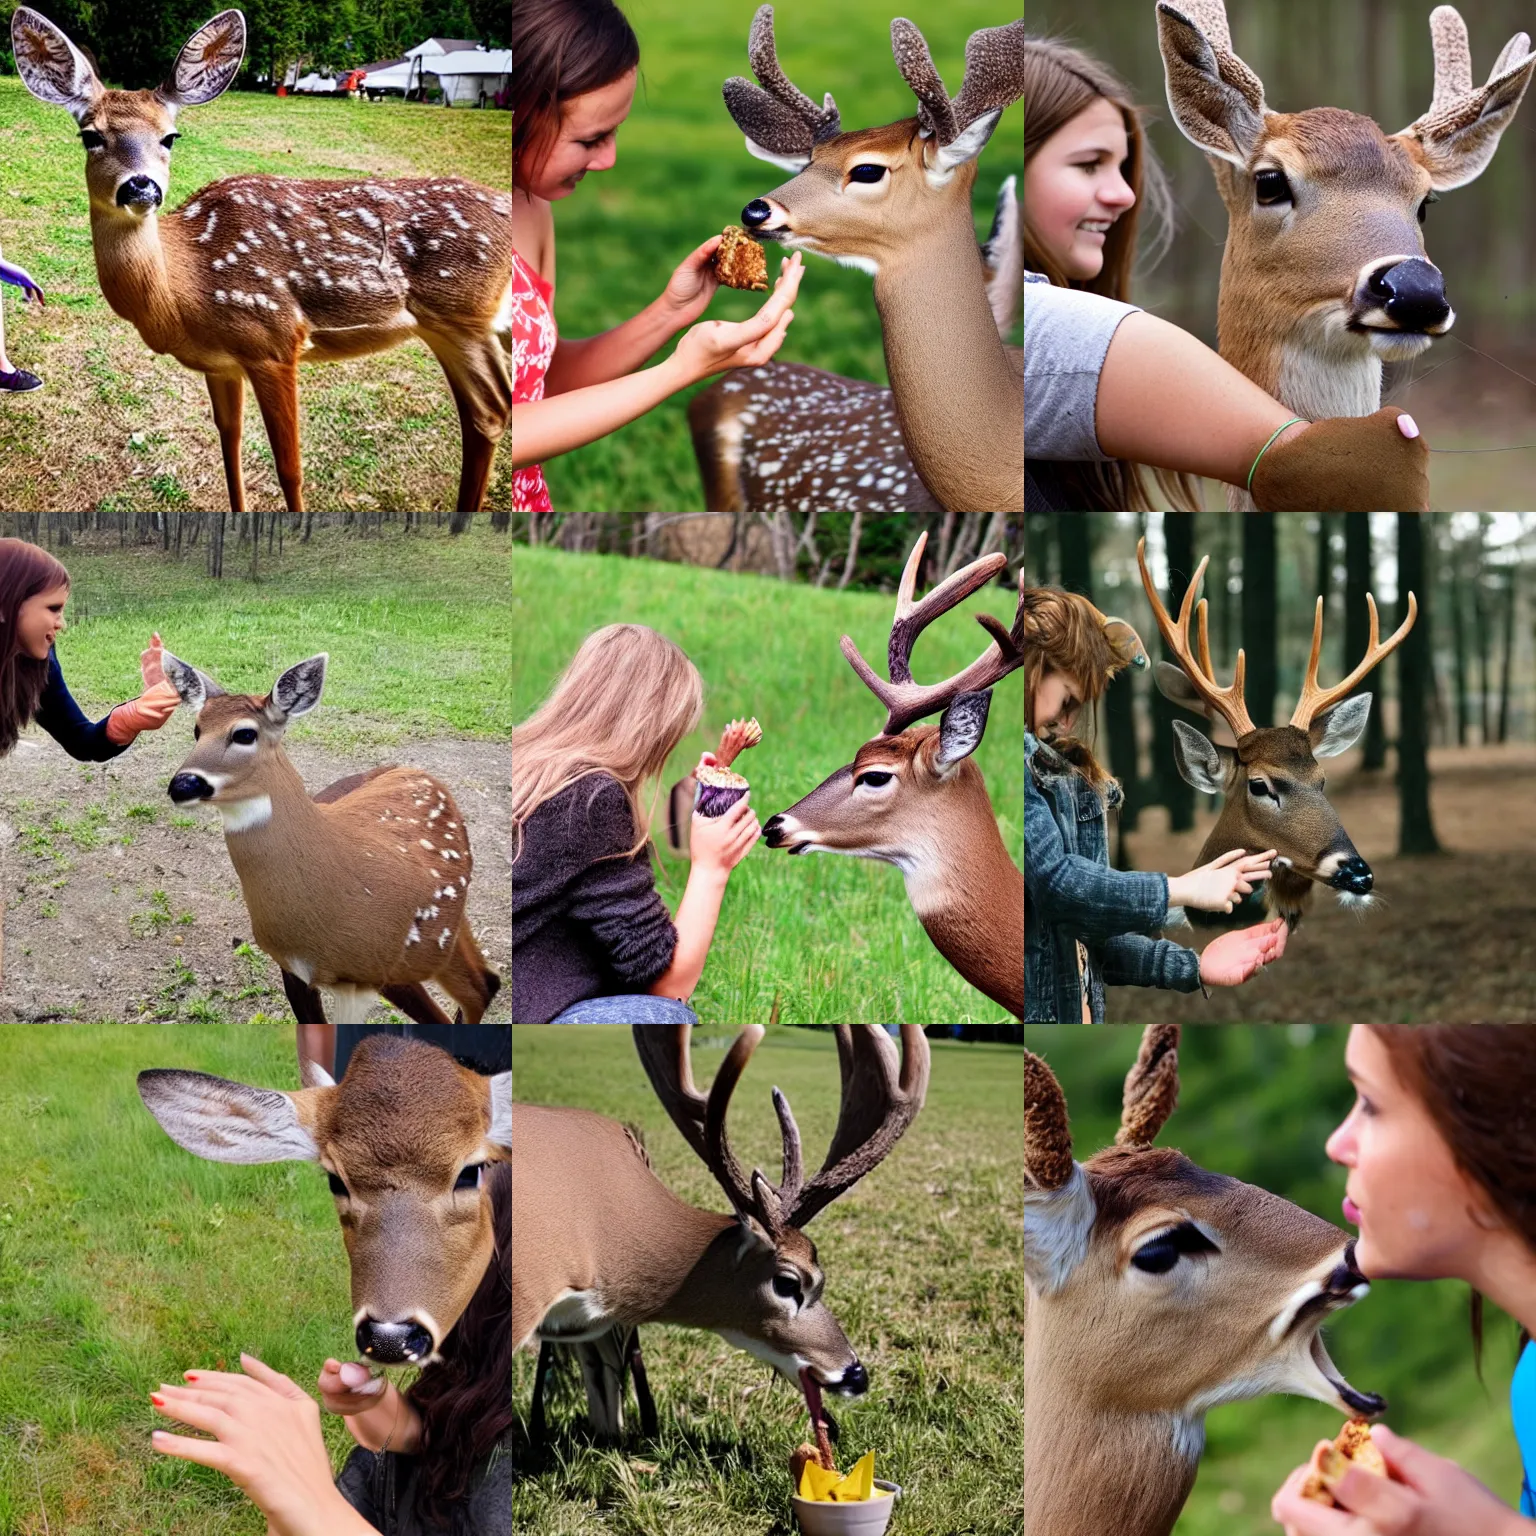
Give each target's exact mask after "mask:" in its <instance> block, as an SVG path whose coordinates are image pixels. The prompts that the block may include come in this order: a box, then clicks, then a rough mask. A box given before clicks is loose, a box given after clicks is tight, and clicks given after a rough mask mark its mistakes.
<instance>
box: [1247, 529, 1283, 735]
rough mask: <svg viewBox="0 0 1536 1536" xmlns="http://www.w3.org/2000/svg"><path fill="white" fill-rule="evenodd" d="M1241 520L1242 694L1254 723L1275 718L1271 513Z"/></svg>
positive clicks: (1276, 674)
mask: <svg viewBox="0 0 1536 1536" xmlns="http://www.w3.org/2000/svg"><path fill="white" fill-rule="evenodd" d="M1242 523H1243V648H1244V650H1245V651H1247V653H1248V682H1247V686H1246V688H1245V689H1244V692H1243V697H1244V699H1245V700H1246V702H1247V705H1248V713H1249V715H1250V716H1252V718H1253V720H1254V721H1255V723H1256V724H1259V725H1261V726H1263V725H1270V724H1272V723H1273V721H1274V718H1275V694H1276V692H1277V691H1278V672H1277V667H1276V650H1277V646H1276V630H1277V616H1276V608H1277V593H1276V575H1275V514H1274V513H1273V512H1250V513H1248V515H1247V516H1246V517H1244V518H1243V520H1242Z"/></svg>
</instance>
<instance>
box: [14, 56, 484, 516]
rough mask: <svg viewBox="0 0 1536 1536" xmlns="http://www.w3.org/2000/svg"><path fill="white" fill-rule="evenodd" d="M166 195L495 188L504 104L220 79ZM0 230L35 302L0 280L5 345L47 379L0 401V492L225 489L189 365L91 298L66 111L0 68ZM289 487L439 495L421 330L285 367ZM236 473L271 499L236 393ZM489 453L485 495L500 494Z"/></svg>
mask: <svg viewBox="0 0 1536 1536" xmlns="http://www.w3.org/2000/svg"><path fill="white" fill-rule="evenodd" d="M178 127H179V128H180V131H181V132H182V133H183V135H184V137H183V138H182V139H181V140H180V141H179V142H178V143H177V145H176V149H175V155H174V160H173V165H172V171H171V187H170V191H169V193H168V195H167V198H166V205H167V207H169V208H176V207H180V206H181V205H182V204H183V203H186V202H189V201H190V200H191V198H192V194H193V193H194V192H195V191H196V190H197V189H198V188H199V187H202V186H205V185H206V184H207V183H208V182H210V181H215V180H218V179H219V178H220V177H224V176H233V175H241V174H251V173H258V172H262V173H269V174H273V175H279V176H298V177H347V176H386V177H387V176H432V175H447V174H454V175H460V176H467V177H470V178H472V179H474V180H477V181H480V182H483V183H485V184H486V185H488V186H491V187H497V188H500V187H504V186H506V185H507V142H508V132H509V120H508V117H507V114H506V113H503V112H478V111H459V110H450V111H444V110H442V109H440V108H435V107H424V106H420V105H416V104H411V105H406V104H404V103H400V102H391V101H386V102H383V103H379V104H377V105H370V104H366V103H358V102H338V101H326V100H324V99H320V98H313V97H291V98H285V99H284V100H282V101H278V100H277V99H276V98H275V97H272V96H264V95H258V94H255V93H247V92H228V93H226V94H225V95H223V96H221V97H219V99H218V100H217V101H214V102H210V103H209V104H208V105H207V106H204V107H198V108H196V109H195V110H194V111H189V112H188V113H186V114H185V115H184V117H183V119H182V120H181V122H180V123H179V124H178ZM0 245H3V247H4V250H5V255H6V258H7V259H8V260H10V261H12V262H15V263H18V264H20V265H21V266H23V267H25V268H26V269H27V270H28V271H29V272H30V273H31V274H32V276H33V277H34V278H36V279H37V281H38V283H39V284H41V286H42V288H43V291H44V294H45V295H46V297H47V307H46V308H44V309H41V310H39V309H38V308H37V306H36V305H22V304H21V303H20V302H19V297H20V295H19V291H18V290H17V289H15V288H7V289H5V291H4V292H5V297H4V301H3V302H4V303H5V305H6V346H7V350H8V351H9V353H10V355H11V359H12V361H13V363H14V364H15V365H16V366H17V367H23V368H29V369H31V370H32V372H34V373H37V374H40V375H41V376H42V377H43V379H44V381H45V384H46V387H45V388H44V389H42V390H39V391H37V392H36V393H34V394H31V395H26V396H7V397H6V398H5V401H4V408H3V409H0V464H4V466H5V500H6V505H7V506H8V507H11V508H13V509H15V510H17V511H26V510H34V511H35V510H49V509H51V510H54V511H62V510H77V509H81V508H85V507H93V508H100V509H102V510H110V511H156V510H160V509H162V508H171V509H190V508H211V507H221V506H224V505H226V504H227V502H226V492H225V486H224V471H223V464H222V460H221V458H220V455H219V438H218V433H217V431H216V430H215V428H214V425H213V414H212V410H211V408H210V406H209V402H208V392H207V388H206V386H205V385H204V382H203V379H202V376H201V375H200V374H195V373H191V372H189V371H188V370H187V369H185V368H183V367H182V366H181V365H180V364H179V363H177V362H176V361H175V359H174V358H171V357H166V356H156V355H155V354H154V353H152V352H151V351H150V350H149V348H148V347H146V346H145V345H144V343H143V341H142V340H141V339H140V338H139V334H138V332H137V331H136V330H135V329H134V328H133V326H132V325H130V324H129V322H128V321H126V320H123V319H120V318H118V316H116V315H115V314H113V312H112V311H111V309H110V308H109V307H108V305H107V302H106V300H105V299H104V298H103V297H102V295H101V288H100V285H99V284H98V282H97V277H96V265H95V257H94V255H93V253H92V249H91V231H90V219H89V212H88V205H87V200H86V189H85V172H84V162H83V154H82V151H81V148H80V141H79V138H78V137H77V135H76V133H75V129H74V125H73V124H72V123H71V121H70V119H69V117H68V116H67V114H66V113H65V112H64V111H63V110H62V109H60V108H56V107H50V106H48V105H46V104H45V103H43V102H41V101H38V100H37V99H36V98H35V97H33V96H32V95H30V94H29V93H28V91H27V90H26V88H25V86H23V85H22V83H21V81H20V80H19V79H17V78H16V77H15V76H14V75H11V76H0ZM299 411H300V423H301V432H302V444H303V460H304V475H305V488H306V494H307V496H308V499H309V504H310V505H311V506H313V507H318V508H332V507H359V508H377V509H383V510H391V509H396V508H407V507H408V508H420V507H427V508H431V507H447V506H451V505H452V500H453V496H454V494H455V492H456V489H457V485H458V465H459V426H458V417H457V415H456V413H455V411H454V407H453V399H452V396H451V395H450V394H449V392H448V386H447V382H446V380H445V379H444V377H443V373H442V369H441V367H440V366H439V365H438V363H437V360H436V359H435V358H434V357H433V356H432V354H431V353H430V352H429V351H428V350H427V349H426V347H425V346H423V345H422V344H420V343H419V342H411V343H408V344H406V345H405V346H401V347H396V348H395V349H394V350H393V351H390V352H382V353H378V354H375V355H374V356H372V357H367V358H361V359H358V360H356V361H352V362H348V363H344V364H341V365H339V366H335V367H327V368H320V367H313V368H304V369H301V370H300V375H299ZM244 438H245V482H246V493H247V498H248V500H249V501H250V503H251V505H252V506H255V507H278V506H281V505H282V493H281V490H280V488H279V486H278V483H277V475H276V472H275V470H274V468H273V464H272V455H271V451H270V450H269V448H268V446H267V438H266V432H265V429H264V428H263V426H262V422H261V415H260V412H259V411H258V410H257V408H256V405H255V402H254V400H253V399H252V398H251V392H250V391H249V390H247V391H246V416H245V433H244ZM510 494H511V468H510V464H509V463H508V462H507V461H506V460H505V456H503V459H502V461H501V462H499V463H498V464H497V466H496V471H495V473H494V474H493V477H492V481H491V488H490V491H489V493H488V495H489V502H490V504H491V505H498V504H499V505H506V503H507V500H508V498H509V497H510Z"/></svg>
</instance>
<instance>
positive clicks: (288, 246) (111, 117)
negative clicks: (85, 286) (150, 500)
mask: <svg viewBox="0 0 1536 1536" xmlns="http://www.w3.org/2000/svg"><path fill="white" fill-rule="evenodd" d="M11 42H12V46H13V49H14V52H15V56H16V69H17V72H18V73H19V74H20V75H21V78H22V80H23V82H24V83H25V85H26V87H27V89H28V90H29V91H31V93H32V94H33V95H34V96H36V97H37V98H38V99H39V100H40V101H44V102H48V103H49V104H51V105H53V106H59V107H63V108H65V109H66V110H67V111H68V112H69V113H70V115H71V116H72V117H73V118H74V119H75V121H76V123H77V124H78V125H79V129H80V139H81V142H82V144H83V145H84V147H85V181H86V189H87V191H88V193H89V196H90V217H91V244H92V247H93V249H94V251H95V256H96V276H97V280H98V281H99V282H100V284H101V291H102V294H103V296H104V297H105V298H106V301H107V303H108V304H109V305H110V306H111V308H112V310H113V312H114V313H115V314H117V315H119V316H121V317H122V318H123V319H124V320H128V321H130V322H131V323H132V324H133V325H134V327H135V328H136V329H137V330H138V333H139V335H140V336H141V337H142V338H143V340H144V343H145V345H146V346H148V347H149V349H150V350H151V351H152V352H168V353H170V355H171V356H172V357H174V358H175V359H176V361H177V362H178V363H180V364H181V365H182V366H183V367H184V368H189V369H191V370H192V371H193V372H194V373H201V374H203V375H204V377H205V378H206V379H207V381H208V395H209V399H210V401H211V403H212V406H213V419H214V424H215V425H216V426H217V428H218V433H219V444H220V448H221V450H222V454H223V460H224V480H225V485H226V488H227V490H228V493H229V504H230V508H231V510H233V511H235V512H244V511H245V506H246V501H245V481H244V477H243V474H242V471H241V460H240V444H241V432H242V429H243V420H244V407H245V386H246V383H247V382H249V383H250V386H251V389H252V391H253V392H254V394H255V396H256V402H257V404H258V406H259V407H260V409H261V417H262V421H263V422H264V424H265V426H266V430H267V441H268V442H269V443H270V445H271V448H272V458H273V461H274V463H275V465H276V468H277V477H278V481H279V483H280V485H281V487H282V492H283V500H284V503H285V505H286V506H287V508H288V510H289V511H290V512H302V511H304V509H305V508H304V476H303V466H302V463H301V459H300V447H299V414H298V412H299V394H298V369H299V364H300V363H301V362H304V363H309V362H338V361H342V360H345V359H347V358H354V357H362V356H364V355H366V354H367V353H370V352H379V351H384V350H387V349H388V348H390V347H394V346H398V345H399V344H400V343H401V342H404V341H406V340H408V339H409V338H411V337H413V336H414V337H418V338H419V339H420V340H421V341H423V342H424V343H425V344H426V345H427V346H428V347H430V348H431V350H432V352H433V353H434V354H435V355H436V357H437V360H438V362H439V363H441V364H442V368H443V372H444V373H445V374H446V375H447V378H448V387H449V389H450V391H451V392H452V394H453V399H454V404H455V405H456V407H457V408H458V416H459V426H460V431H461V435H462V456H461V462H460V471H459V489H458V501H457V508H458V511H460V512H461V513H462V512H473V511H476V510H478V509H479V508H480V507H482V506H483V504H484V501H485V494H486V487H487V485H488V484H489V481H490V474H491V466H492V461H493V459H494V457H495V453H496V444H497V442H498V440H499V439H500V437H501V436H502V434H503V433H504V432H505V431H506V430H507V427H508V425H509V424H510V422H511V419H512V198H511V194H510V193H509V192H507V191H505V190H501V191H498V190H497V189H495V188H493V187H489V186H483V185H480V184H479V183H476V182H473V181H467V180H465V179H464V178H463V177H460V176H434V177H418V178H405V179H401V180H396V181H382V180H377V179H374V178H350V179H346V180H335V181H321V180H299V179H296V178H293V177H287V176H266V175H241V176H230V177H226V178H225V179H223V180H221V181H215V182H211V183H209V184H208V185H207V186H205V187H201V188H199V189H198V190H197V191H196V192H194V193H193V194H192V196H191V198H190V199H189V200H188V201H187V202H185V203H183V204H182V206H181V207H179V208H177V209H175V210H173V211H171V212H169V213H166V214H164V215H163V216H162V215H161V214H160V213H159V211H158V210H160V208H161V206H162V205H163V203H164V201H165V197H166V193H167V191H168V190H169V185H170V162H171V149H172V146H173V144H174V143H175V141H176V139H178V138H179V137H180V134H179V133H178V132H177V131H176V123H177V114H178V113H179V112H180V111H181V110H182V109H183V108H186V107H195V106H202V105H204V104H206V103H207V102H210V101H212V100H214V98H215V97H217V96H219V95H221V94H222V93H223V92H224V90H225V89H227V88H228V86H229V84H230V82H231V81H233V80H234V78H235V76H236V75H237V74H238V73H239V71H240V68H241V64H242V61H243V59H244V57H245V42H246V30H245V17H244V16H243V15H242V14H241V12H239V11H238V10H226V11H220V12H219V14H218V15H217V16H215V17H214V18H213V19H212V20H211V21H209V22H207V23H206V24H205V25H204V26H202V27H200V28H199V29H198V30H197V31H196V32H195V33H193V35H192V37H191V38H190V39H189V40H188V42H187V44H186V46H185V47H183V48H182V50H181V52H180V54H178V56H177V58H176V62H175V64H174V65H173V66H172V69H171V72H170V74H169V76H168V77H167V78H166V80H165V81H164V83H162V84H161V85H159V86H157V87H155V88H154V89H153V90H141V91H123V90H108V89H107V88H106V87H105V86H103V85H102V83H101V81H100V80H99V79H98V78H97V74H96V70H95V68H94V67H93V65H92V64H91V62H90V61H89V60H87V59H86V57H85V55H84V54H83V53H82V52H81V51H80V50H79V49H78V48H76V47H75V45H74V44H73V43H72V42H71V41H70V40H69V39H68V38H67V37H66V36H65V35H64V33H63V32H62V31H60V30H59V28H58V27H56V26H55V25H54V24H53V22H51V21H49V20H48V18H47V17H45V16H43V15H40V14H39V13H38V12H37V11H35V10H33V9H32V8H31V7H30V6H26V5H22V6H18V7H17V9H16V12H15V14H14V15H13V16H12V18H11Z"/></svg>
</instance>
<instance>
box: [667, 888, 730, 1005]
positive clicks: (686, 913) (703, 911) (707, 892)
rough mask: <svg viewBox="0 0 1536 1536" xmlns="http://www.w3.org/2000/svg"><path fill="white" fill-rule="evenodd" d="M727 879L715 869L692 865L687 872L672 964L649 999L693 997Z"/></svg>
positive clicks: (717, 919)
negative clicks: (686, 882) (686, 885)
mask: <svg viewBox="0 0 1536 1536" xmlns="http://www.w3.org/2000/svg"><path fill="white" fill-rule="evenodd" d="M726 879H727V876H725V875H723V874H721V873H720V872H719V871H718V870H714V869H706V868H704V867H703V866H702V865H699V864H695V865H694V866H693V868H692V869H691V870H690V871H689V873H688V888H687V889H686V890H685V891H684V892H683V899H682V901H681V902H680V903H679V904H678V908H677V917H676V919H675V920H674V921H675V922H676V925H677V948H676V949H674V950H673V951H672V963H671V965H669V966H668V967H667V968H666V970H665V971H663V972H662V973H661V975H660V976H658V977H657V978H656V980H655V981H653V982H652V983H651V985H650V987H649V988H648V991H649V992H650V995H651V996H652V997H675V998H677V999H678V1001H679V1002H684V1003H685V1002H687V1001H688V999H689V998H690V997H692V996H693V991H694V988H695V987H697V986H698V984H699V977H700V976H702V975H703V974H704V961H705V959H706V957H707V956H708V954H709V946H710V941H711V940H712V939H713V938H714V936H715V924H716V923H717V922H718V921H719V918H720V903H721V902H722V901H723V900H724V899H725V884H726Z"/></svg>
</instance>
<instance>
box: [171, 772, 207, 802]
mask: <svg viewBox="0 0 1536 1536" xmlns="http://www.w3.org/2000/svg"><path fill="white" fill-rule="evenodd" d="M168 793H169V794H170V797H171V799H172V800H174V801H175V802H176V804H177V805H185V804H186V803H187V801H188V800H206V799H208V798H209V796H211V795H212V794H213V785H212V784H210V783H209V782H208V780H207V779H205V778H204V777H203V776H202V775H201V774H200V773H178V774H177V775H176V777H175V778H174V779H172V780H171V783H170V788H169V791H168Z"/></svg>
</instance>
